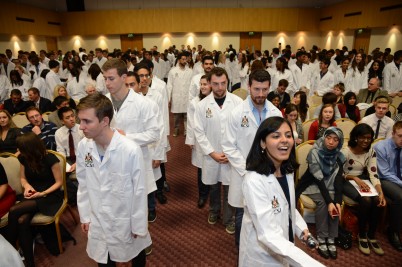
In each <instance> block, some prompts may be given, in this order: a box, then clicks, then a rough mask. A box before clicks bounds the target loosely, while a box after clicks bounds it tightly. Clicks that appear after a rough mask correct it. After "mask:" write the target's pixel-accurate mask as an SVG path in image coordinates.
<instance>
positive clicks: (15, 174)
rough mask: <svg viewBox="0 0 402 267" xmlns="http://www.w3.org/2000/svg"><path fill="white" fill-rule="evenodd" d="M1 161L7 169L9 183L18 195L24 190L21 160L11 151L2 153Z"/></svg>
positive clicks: (0, 154)
mask: <svg viewBox="0 0 402 267" xmlns="http://www.w3.org/2000/svg"><path fill="white" fill-rule="evenodd" d="M0 162H1V164H2V165H3V167H4V170H5V171H6V175H7V180H8V184H9V185H10V186H11V187H12V189H14V191H15V192H16V194H17V195H19V194H22V193H23V192H24V190H23V188H22V185H21V175H20V162H19V160H18V158H17V157H16V156H15V155H14V154H11V153H6V152H4V153H0Z"/></svg>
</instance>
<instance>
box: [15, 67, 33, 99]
mask: <svg viewBox="0 0 402 267" xmlns="http://www.w3.org/2000/svg"><path fill="white" fill-rule="evenodd" d="M10 82H11V88H13V89H18V90H20V91H21V94H22V99H24V100H27V99H28V89H29V88H31V87H30V82H29V81H26V80H23V79H22V77H21V75H20V73H19V72H18V70H12V71H11V72H10Z"/></svg>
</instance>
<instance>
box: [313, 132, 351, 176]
mask: <svg viewBox="0 0 402 267" xmlns="http://www.w3.org/2000/svg"><path fill="white" fill-rule="evenodd" d="M330 134H335V135H336V136H338V138H339V144H338V146H337V147H336V148H335V149H332V150H329V149H328V148H327V147H326V146H325V142H324V139H325V138H326V137H327V136H328V135H330ZM342 146H343V132H342V130H341V129H339V128H337V127H333V126H331V127H328V128H327V129H326V130H325V132H324V135H323V136H322V137H321V138H319V139H318V140H317V141H316V142H315V143H314V146H313V148H312V149H311V151H310V153H309V154H308V156H307V160H308V162H314V161H315V162H318V164H319V165H320V169H321V172H322V174H323V175H324V177H327V176H331V175H332V173H333V172H334V171H335V170H336V167H337V164H336V160H337V158H339V159H340V160H341V162H342V163H343V162H345V156H344V155H343V154H342V153H341V152H340V151H341V149H342ZM324 177H322V179H323V178H324ZM317 178H320V177H317Z"/></svg>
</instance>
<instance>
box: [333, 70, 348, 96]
mask: <svg viewBox="0 0 402 267" xmlns="http://www.w3.org/2000/svg"><path fill="white" fill-rule="evenodd" d="M351 80H352V73H351V72H350V71H348V70H346V74H345V75H344V74H343V72H342V69H341V68H339V69H338V70H336V71H335V73H334V85H335V84H338V83H343V84H344V85H345V93H347V92H349V91H350V89H351Z"/></svg>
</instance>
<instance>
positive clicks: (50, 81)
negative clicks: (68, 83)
mask: <svg viewBox="0 0 402 267" xmlns="http://www.w3.org/2000/svg"><path fill="white" fill-rule="evenodd" d="M49 68H50V71H49V73H48V74H47V75H46V83H47V87H48V89H49V90H47V94H46V95H43V97H46V98H48V99H50V101H53V99H54V97H53V96H54V93H53V92H54V88H55V87H56V86H57V85H64V83H62V82H61V80H60V76H59V69H60V64H59V62H58V61H56V60H50V61H49Z"/></svg>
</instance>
